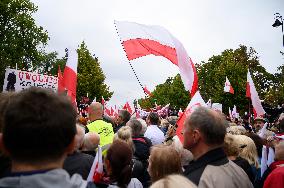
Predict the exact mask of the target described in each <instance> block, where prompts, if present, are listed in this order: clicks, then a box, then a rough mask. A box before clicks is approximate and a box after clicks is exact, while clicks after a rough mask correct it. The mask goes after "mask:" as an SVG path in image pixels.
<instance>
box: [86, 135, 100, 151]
mask: <svg viewBox="0 0 284 188" xmlns="http://www.w3.org/2000/svg"><path fill="white" fill-rule="evenodd" d="M94 134H96V133H91V132H88V133H86V134H85V137H84V147H83V148H84V150H87V151H95V149H96V148H97V147H98V143H97V144H96V143H94V142H93V139H92V136H93V135H94Z"/></svg>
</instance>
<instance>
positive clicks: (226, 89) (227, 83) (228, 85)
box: [224, 76, 234, 94]
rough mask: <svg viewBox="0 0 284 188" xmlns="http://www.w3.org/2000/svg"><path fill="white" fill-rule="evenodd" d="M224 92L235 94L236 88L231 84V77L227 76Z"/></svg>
mask: <svg viewBox="0 0 284 188" xmlns="http://www.w3.org/2000/svg"><path fill="white" fill-rule="evenodd" d="M224 92H228V93H231V94H234V89H233V87H232V86H231V83H230V81H229V79H228V78H227V76H226V82H225V87H224Z"/></svg>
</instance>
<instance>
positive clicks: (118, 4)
mask: <svg viewBox="0 0 284 188" xmlns="http://www.w3.org/2000/svg"><path fill="white" fill-rule="evenodd" d="M32 2H34V3H35V4H36V5H37V6H38V12H37V13H36V14H35V15H34V18H35V20H36V23H37V24H38V25H40V26H43V27H44V29H46V30H47V31H48V33H49V37H50V41H49V42H48V46H47V49H48V51H57V52H59V55H60V56H63V55H64V49H65V48H66V47H70V46H72V47H77V46H78V45H79V44H80V43H81V42H82V41H83V40H84V41H85V42H86V44H87V46H88V49H89V50H90V52H91V53H92V54H95V56H96V57H98V58H99V60H100V62H101V67H102V69H103V72H104V74H105V75H106V83H107V85H108V86H110V90H111V91H114V95H113V97H112V99H111V101H110V103H111V104H123V103H125V102H126V101H127V100H128V101H129V102H132V100H133V99H134V98H140V97H142V96H144V95H143V91H142V89H141V88H140V86H139V84H138V82H137V80H136V79H135V77H134V74H133V72H132V71H131V68H130V66H129V64H128V61H127V58H126V56H125V53H124V51H123V49H122V46H121V44H120V41H119V38H118V36H117V33H116V30H115V27H114V20H119V21H133V22H138V23H141V24H146V25H160V26H163V27H165V28H166V29H168V30H169V31H170V32H171V33H172V34H173V35H174V36H175V37H176V38H178V39H179V40H180V41H181V42H182V43H183V45H184V46H185V48H186V50H187V52H188V55H189V56H190V57H191V58H192V60H193V61H194V62H200V61H207V60H208V58H209V57H211V56H212V55H217V54H220V53H221V52H222V51H223V50H225V49H228V48H232V49H236V48H238V46H239V45H240V44H243V45H247V46H251V47H253V48H254V49H255V50H256V51H257V52H258V54H259V58H260V64H261V65H263V66H264V67H265V68H266V69H267V71H268V72H270V73H275V72H276V68H277V67H278V66H279V65H281V64H283V63H284V60H283V58H282V56H281V54H280V53H279V52H280V50H281V51H284V47H283V46H282V33H281V28H273V27H272V26H271V25H272V24H273V23H274V13H276V12H279V13H280V14H282V16H284V0H234V1H233V0H214V1H213V0H199V1H197V0H175V1H173V0H120V1H119V0H111V1H110V0H100V1H99V0H32ZM132 64H133V66H134V69H135V70H136V72H137V74H138V77H139V78H140V80H141V82H142V84H143V85H147V87H148V88H149V90H151V91H152V90H153V89H154V88H155V86H156V85H157V84H161V83H163V82H164V81H165V80H166V78H167V77H169V76H175V75H176V74H177V73H178V72H179V71H178V68H177V67H176V66H174V65H173V64H171V63H170V62H169V61H168V60H165V59H164V58H162V57H156V56H152V55H151V56H147V57H143V58H139V59H137V60H135V61H132ZM232 71H234V70H232ZM224 82H225V80H224Z"/></svg>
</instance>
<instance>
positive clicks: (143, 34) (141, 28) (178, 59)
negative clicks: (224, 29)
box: [114, 21, 198, 96]
mask: <svg viewBox="0 0 284 188" xmlns="http://www.w3.org/2000/svg"><path fill="white" fill-rule="evenodd" d="M114 23H115V25H116V28H117V31H118V35H119V36H120V39H121V42H122V45H123V47H124V51H125V52H126V56H127V58H128V60H129V61H131V60H133V59H136V58H140V57H143V56H147V55H151V54H152V55H155V56H163V57H165V58H167V59H168V60H169V61H171V62H172V63H173V64H175V65H176V66H178V67H179V70H180V75H181V78H182V81H183V84H184V87H185V89H186V90H187V91H189V92H190V93H191V96H194V94H195V92H196V91H197V89H198V78H197V74H196V70H195V67H194V64H193V62H192V60H191V58H190V57H189V56H188V55H187V52H186V50H185V48H184V47H183V45H182V43H181V42H180V41H179V40H178V39H176V38H175V37H174V36H173V35H171V33H170V32H169V31H167V30H166V29H165V28H163V27H160V26H153V25H152V26H150V25H149V26H148V25H142V24H138V23H134V22H126V21H115V22H114Z"/></svg>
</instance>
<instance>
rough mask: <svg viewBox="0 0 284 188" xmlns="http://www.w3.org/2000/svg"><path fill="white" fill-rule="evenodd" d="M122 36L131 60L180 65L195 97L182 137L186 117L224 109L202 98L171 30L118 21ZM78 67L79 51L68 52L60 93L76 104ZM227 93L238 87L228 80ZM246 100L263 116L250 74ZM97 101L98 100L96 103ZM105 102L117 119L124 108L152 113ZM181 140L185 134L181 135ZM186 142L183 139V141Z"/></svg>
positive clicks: (187, 111) (139, 113)
mask: <svg viewBox="0 0 284 188" xmlns="http://www.w3.org/2000/svg"><path fill="white" fill-rule="evenodd" d="M115 26H116V29H117V32H118V35H119V37H120V39H121V42H122V46H123V48H124V51H125V53H126V56H127V58H128V60H129V61H131V60H133V59H137V58H140V57H143V56H147V55H151V54H152V55H155V56H162V57H164V58H167V59H168V60H169V61H171V62H172V63H173V64H174V65H176V66H178V68H179V70H180V74H181V78H182V81H183V84H184V87H185V89H186V90H188V91H189V92H190V94H191V97H192V99H191V101H190V103H189V105H188V106H187V108H186V109H185V111H184V112H182V111H181V110H180V111H179V116H180V120H179V121H178V125H179V128H178V134H179V132H181V129H182V124H183V121H184V119H185V117H186V116H188V115H189V114H190V113H191V112H192V111H194V109H195V108H196V107H197V106H207V107H210V108H214V105H215V108H216V109H217V110H218V109H222V104H219V103H213V104H212V101H211V99H209V101H208V102H207V103H205V102H204V100H203V99H202V97H201V95H200V92H199V91H198V78H197V74H196V70H195V67H194V64H193V62H192V60H191V58H190V57H189V56H188V54H187V52H186V50H185V48H184V46H183V45H182V43H181V42H180V41H179V40H178V39H177V38H175V37H174V36H173V35H172V34H171V33H170V32H169V31H168V30H166V29H165V28H163V27H160V26H149V25H143V24H138V23H134V22H125V21H115ZM77 66H78V54H77V52H76V50H75V49H68V60H67V63H66V66H65V68H64V72H63V73H62V72H61V70H60V67H59V68H58V92H65V93H66V94H67V95H68V96H69V97H70V99H71V101H72V103H74V104H76V85H77ZM143 91H144V93H145V94H147V95H148V96H152V93H151V92H150V90H149V89H148V88H147V87H146V86H144V87H143ZM224 92H228V93H231V94H234V93H235V92H234V88H233V86H232V85H231V83H230V81H229V79H228V77H227V76H226V78H225V86H224ZM246 97H248V98H250V99H251V102H252V106H253V112H254V116H255V117H259V116H263V115H264V114H265V111H264V109H263V107H262V105H261V101H260V99H259V96H258V93H257V91H256V88H255V85H254V83H253V80H252V78H251V75H250V71H249V70H248V73H247V86H246ZM95 101H96V98H95V99H94V101H93V102H95ZM101 103H102V105H103V106H104V112H105V114H107V115H109V116H117V115H118V113H119V110H120V109H124V110H127V111H128V112H129V113H130V114H134V113H136V117H143V116H146V115H147V114H148V113H149V112H147V111H145V110H143V109H141V108H140V107H138V108H136V109H133V108H132V107H131V105H130V104H129V102H126V103H125V104H124V105H123V106H122V107H121V108H118V107H117V106H116V105H115V106H108V104H107V102H106V101H105V99H104V98H103V97H102V99H101ZM169 106H170V104H168V105H166V106H164V107H161V106H158V105H156V108H155V111H156V112H157V113H158V114H159V115H160V116H163V115H165V114H167V112H168V110H169ZM229 116H230V117H231V118H237V117H238V116H239V115H238V113H237V109H236V106H234V107H233V109H232V110H231V109H229ZM179 137H180V138H181V137H182V135H179ZM181 139H182V138H181Z"/></svg>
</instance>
